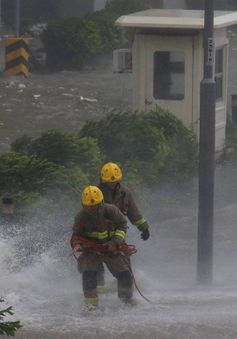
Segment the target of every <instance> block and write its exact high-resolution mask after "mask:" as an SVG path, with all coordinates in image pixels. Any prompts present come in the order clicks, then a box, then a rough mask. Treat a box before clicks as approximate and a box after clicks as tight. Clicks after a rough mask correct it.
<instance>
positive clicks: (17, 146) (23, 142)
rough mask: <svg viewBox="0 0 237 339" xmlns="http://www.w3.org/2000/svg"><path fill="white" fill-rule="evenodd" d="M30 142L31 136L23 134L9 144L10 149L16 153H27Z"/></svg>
mask: <svg viewBox="0 0 237 339" xmlns="http://www.w3.org/2000/svg"><path fill="white" fill-rule="evenodd" d="M31 143H32V138H31V137H30V136H29V135H27V134H24V135H22V136H21V137H19V138H17V139H16V140H15V141H14V142H13V143H12V144H11V150H12V151H13V152H17V153H23V154H28V153H29V150H30V147H31Z"/></svg>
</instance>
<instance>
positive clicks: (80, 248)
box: [72, 244, 82, 254]
mask: <svg viewBox="0 0 237 339" xmlns="http://www.w3.org/2000/svg"><path fill="white" fill-rule="evenodd" d="M81 251H82V247H81V245H80V244H76V245H75V246H74V247H73V249H72V253H73V254H76V253H77V252H81Z"/></svg>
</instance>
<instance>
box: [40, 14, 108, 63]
mask: <svg viewBox="0 0 237 339" xmlns="http://www.w3.org/2000/svg"><path fill="white" fill-rule="evenodd" d="M42 41H43V43H44V46H45V49H46V53H47V64H48V66H49V67H52V68H55V67H58V68H62V67H67V68H68V69H73V68H78V69H80V68H82V67H83V66H84V64H85V63H86V62H88V61H90V60H91V59H92V58H93V57H94V56H95V55H97V54H99V53H101V52H102V50H103V49H102V40H101V37H100V33H99V30H98V26H97V24H96V23H95V22H93V21H92V20H91V19H90V18H89V17H88V16H85V17H83V18H69V19H66V20H58V21H55V22H51V23H49V24H48V26H47V29H46V30H45V31H44V32H43V33H42Z"/></svg>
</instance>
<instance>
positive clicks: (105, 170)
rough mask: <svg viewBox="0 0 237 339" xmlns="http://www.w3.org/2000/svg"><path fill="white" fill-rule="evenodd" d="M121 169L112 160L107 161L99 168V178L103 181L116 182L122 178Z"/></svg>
mask: <svg viewBox="0 0 237 339" xmlns="http://www.w3.org/2000/svg"><path fill="white" fill-rule="evenodd" d="M122 176H123V174H122V171H121V169H120V168H119V167H118V165H117V164H115V163H113V162H107V163H106V164H104V166H103V167H102V168H101V171H100V178H101V180H102V181H103V182H116V181H120V180H121V179H122Z"/></svg>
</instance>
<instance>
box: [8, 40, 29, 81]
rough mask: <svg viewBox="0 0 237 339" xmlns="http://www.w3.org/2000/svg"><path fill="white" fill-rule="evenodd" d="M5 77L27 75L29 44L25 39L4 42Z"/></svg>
mask: <svg viewBox="0 0 237 339" xmlns="http://www.w3.org/2000/svg"><path fill="white" fill-rule="evenodd" d="M5 48H6V52H5V72H4V74H5V76H12V75H24V76H25V77H27V75H28V74H29V56H30V53H29V42H28V39H26V38H7V39H6V40H5Z"/></svg>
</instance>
